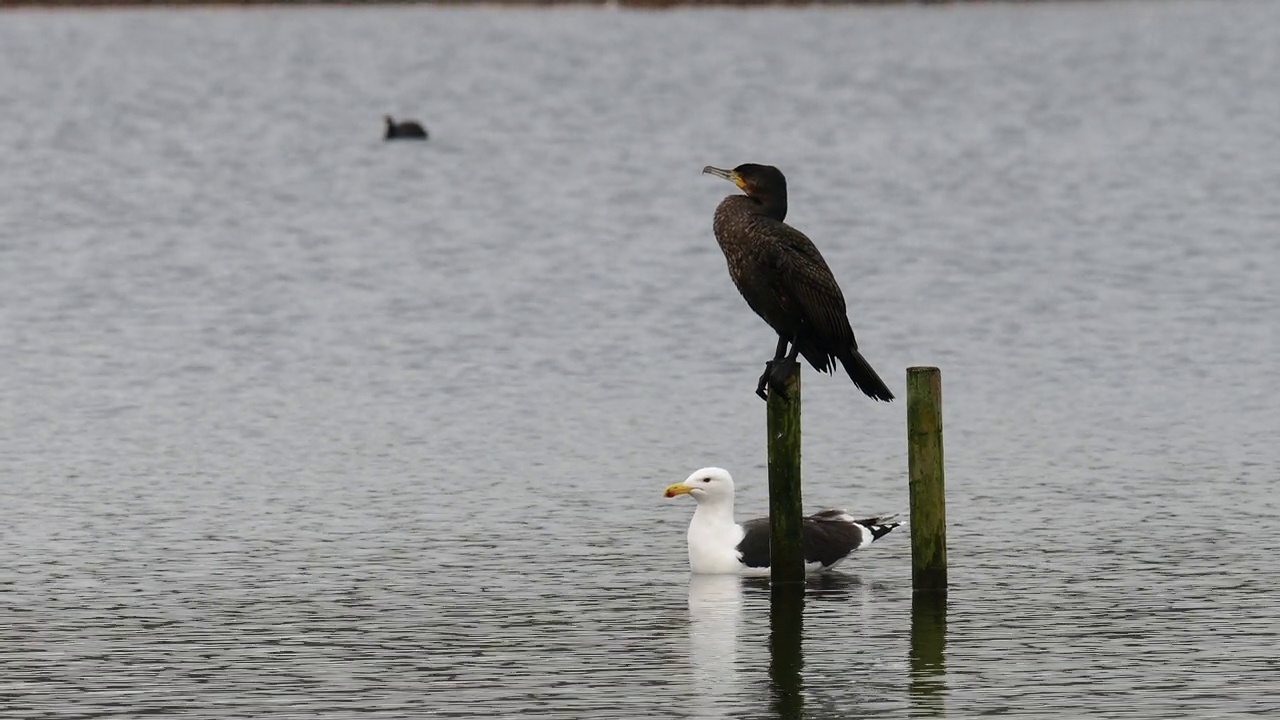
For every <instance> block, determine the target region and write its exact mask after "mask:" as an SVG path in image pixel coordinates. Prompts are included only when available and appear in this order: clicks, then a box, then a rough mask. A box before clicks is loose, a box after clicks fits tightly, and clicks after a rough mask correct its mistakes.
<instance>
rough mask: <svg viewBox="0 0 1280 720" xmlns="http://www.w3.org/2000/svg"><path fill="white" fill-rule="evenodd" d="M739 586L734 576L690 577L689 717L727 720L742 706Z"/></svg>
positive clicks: (740, 593)
mask: <svg viewBox="0 0 1280 720" xmlns="http://www.w3.org/2000/svg"><path fill="white" fill-rule="evenodd" d="M741 614H742V585H741V583H740V581H739V578H738V576H737V575H691V576H690V577H689V662H690V664H691V665H692V666H693V681H694V690H695V692H694V698H696V700H695V702H696V704H697V707H695V708H692V711H693V712H692V715H693V716H694V717H699V718H713V717H730V716H731V715H732V714H733V713H732V711H733V709H734V708H735V707H740V705H741V702H742V691H743V687H742V684H741V683H740V682H739V680H738V665H737V653H738V618H739V616H740V615H741Z"/></svg>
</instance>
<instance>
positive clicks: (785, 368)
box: [757, 356, 796, 400]
mask: <svg viewBox="0 0 1280 720" xmlns="http://www.w3.org/2000/svg"><path fill="white" fill-rule="evenodd" d="M795 368H796V359H795V358H794V357H791V356H788V357H785V358H782V359H780V360H774V361H772V362H770V363H769V367H768V368H766V369H765V372H766V374H768V376H769V381H768V384H769V392H776V393H778V397H780V398H782V399H783V400H788V399H790V398H788V397H787V378H788V377H790V376H791V373H793V372H795ZM757 394H759V393H757Z"/></svg>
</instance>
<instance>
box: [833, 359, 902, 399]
mask: <svg viewBox="0 0 1280 720" xmlns="http://www.w3.org/2000/svg"><path fill="white" fill-rule="evenodd" d="M840 364H842V365H844V371H845V372H847V373H849V379H850V380H852V381H853V384H854V385H857V386H858V389H859V390H861V391H862V392H863V393H865V394H866V396H867V397H869V398H873V399H875V400H883V401H885V402H889V401H890V400H892V399H893V393H892V392H890V391H889V386H888V385H885V384H884V381H883V380H881V379H880V376H879V375H877V374H876V371H875V370H872V369H871V363H869V362H867V359H866V358H864V357H862V353H860V352H858V351H857V350H853V351H851V353H850V354H848V355H845V356H844V357H841V358H840Z"/></svg>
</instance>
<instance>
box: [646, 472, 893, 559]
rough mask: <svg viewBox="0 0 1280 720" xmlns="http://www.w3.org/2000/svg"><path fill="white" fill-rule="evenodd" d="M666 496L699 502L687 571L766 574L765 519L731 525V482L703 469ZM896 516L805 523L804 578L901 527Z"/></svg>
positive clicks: (830, 513) (828, 517) (828, 516)
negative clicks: (679, 496)
mask: <svg viewBox="0 0 1280 720" xmlns="http://www.w3.org/2000/svg"><path fill="white" fill-rule="evenodd" d="M666 495H667V497H669V498H673V497H675V496H677V495H691V496H692V497H693V499H694V500H697V501H698V507H697V508H696V509H695V510H694V511H693V520H692V521H691V522H690V523H689V569H690V570H692V571H693V573H694V574H697V575H748V576H767V575H768V574H769V518H767V517H764V518H756V519H755V520H748V521H746V522H744V523H742V524H738V523H737V522H735V521H734V519H733V477H732V476H730V475H729V472H728V471H727V470H724V469H723V468H718V467H707V468H702V469H701V470H697V471H695V472H694V473H693V474H692V475H690V476H689V477H688V478H687V479H686V480H685V481H684V482H682V483H676V484H675V485H670V486H668V487H667V491H666ZM895 517H897V515H896V514H894V515H881V516H877V517H867V518H861V519H857V518H854V517H853V516H852V515H850V514H849V513H848V512H846V511H844V510H823V511H822V512H820V513H816V514H814V515H810V516H808V517H806V518H804V520H803V523H802V526H801V529H800V533H801V543H802V545H803V549H804V561H805V572H806V573H821V572H826V571H828V570H830V569H832V568H834V567H835V566H836V565H839V564H840V562H841V561H843V560H844V559H845V558H847V557H849V555H850V553H852V552H853V551H854V550H861V549H862V548H864V547H866V546H868V545H870V544H871V543H873V542H875V541H876V540H879V539H880V538H882V537H884V536H885V535H887V534H889V531H891V530H893V529H894V528H896V527H898V526H899V525H902V524H903V523H901V522H891V521H892V520H893V518H895Z"/></svg>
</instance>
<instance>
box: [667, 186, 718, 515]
mask: <svg viewBox="0 0 1280 720" xmlns="http://www.w3.org/2000/svg"><path fill="white" fill-rule="evenodd" d="M712 169H713V170H714V169H715V168H712ZM692 489H693V488H691V487H689V486H688V485H685V484H684V483H682V482H679V483H676V484H675V485H668V486H667V493H666V495H667V497H669V498H673V497H675V496H677V495H688V494H689V491H690V490H692Z"/></svg>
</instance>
